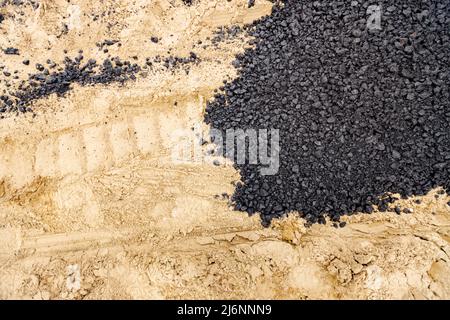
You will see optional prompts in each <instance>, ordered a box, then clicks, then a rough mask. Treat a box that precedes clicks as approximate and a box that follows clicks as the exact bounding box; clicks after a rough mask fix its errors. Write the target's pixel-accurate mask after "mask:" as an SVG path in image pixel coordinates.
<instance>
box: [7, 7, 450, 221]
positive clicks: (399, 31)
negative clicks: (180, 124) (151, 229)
mask: <svg viewBox="0 0 450 320" xmlns="http://www.w3.org/2000/svg"><path fill="white" fill-rule="evenodd" d="M183 2H184V3H185V4H186V5H189V6H192V5H194V4H195V1H186V0H184V1H183ZM254 5H255V1H249V2H248V7H249V8H251V7H253V6H254ZM377 5H378V7H377V6H375V7H374V6H373V3H372V1H361V0H360V1H298V0H295V1H294V0H286V1H282V2H276V3H275V4H274V8H273V12H272V14H271V15H269V16H266V17H264V18H262V19H260V20H258V21H256V22H254V23H253V24H251V25H248V26H246V27H245V28H244V29H245V32H246V33H248V34H249V35H250V36H252V37H253V40H252V42H251V44H252V47H251V48H248V49H247V50H246V51H245V53H243V54H241V55H239V56H238V57H237V59H236V61H235V62H234V66H235V67H236V68H237V69H238V72H239V76H238V77H237V78H236V79H235V80H233V81H231V82H225V85H224V86H223V87H222V88H221V90H220V92H218V93H217V94H216V95H215V96H214V98H213V99H212V100H211V101H209V103H208V105H207V109H206V113H205V119H204V120H205V122H206V123H207V124H209V125H210V126H211V127H212V128H214V129H218V130H220V131H222V132H224V134H225V133H226V131H227V130H228V129H243V130H247V129H255V128H256V129H277V130H279V133H280V154H279V161H280V167H279V171H278V172H277V173H276V174H274V175H266V176H263V175H261V174H260V170H259V169H260V168H259V166H257V165H254V164H248V163H244V164H237V163H236V164H235V167H236V169H238V171H239V173H240V174H241V177H242V181H241V182H239V183H237V185H236V190H235V193H234V195H233V197H232V199H231V200H232V205H233V206H234V208H235V209H237V210H240V211H244V212H247V213H248V214H250V215H252V214H255V213H259V214H260V215H261V219H262V223H263V225H265V226H268V225H269V224H270V222H271V220H272V219H273V218H279V217H283V216H285V215H286V214H288V213H291V212H298V213H299V214H300V216H301V217H303V218H305V219H306V221H307V225H310V224H313V223H322V224H324V223H326V217H328V218H330V219H331V220H332V221H333V222H335V223H337V222H339V221H340V216H342V215H351V214H354V213H361V212H363V213H371V212H373V211H374V210H379V211H393V212H396V213H401V212H406V211H407V210H402V209H401V208H399V207H398V206H395V204H394V202H395V200H396V199H397V197H396V196H394V195H397V194H399V195H400V196H401V197H404V198H406V197H409V196H413V195H423V194H426V193H427V192H429V191H430V190H431V189H433V188H437V187H442V188H443V189H444V190H446V191H449V190H450V125H449V123H450V104H449V102H450V99H449V98H450V97H449V95H450V93H449V85H450V79H449V76H450V73H449V70H448V66H449V63H450V47H449V45H448V44H449V36H450V30H449V28H448V26H449V23H450V16H449V15H450V3H449V2H448V1H447V0H428V1H410V0H399V1H387V0H380V1H378V2H377ZM377 10H378V12H379V13H380V16H379V21H377V17H375V18H374V19H373V21H370V19H371V17H370V16H371V14H373V13H374V12H375V13H376V12H377ZM4 19H5V17H3V16H2V15H0V23H1V22H2V21H3V20H4ZM369 23H373V24H374V25H369ZM377 23H379V24H378V25H377ZM242 31H243V30H241V28H238V27H237V28H230V29H227V30H225V31H224V29H221V30H219V32H218V38H219V39H218V40H217V41H220V39H222V38H226V37H227V35H229V34H231V36H235V35H237V34H240V33H241V32H242ZM149 41H151V42H153V43H155V44H157V43H158V42H159V41H160V39H159V38H158V37H156V36H152V35H150V36H149ZM117 42H118V41H116V40H105V41H104V42H102V43H98V44H97V46H98V48H99V50H103V51H104V53H107V52H108V47H109V46H112V45H116V44H117ZM3 51H4V53H5V54H7V55H20V54H22V52H19V50H18V49H15V48H12V47H8V48H3ZM134 58H135V59H136V60H137V58H138V57H134ZM24 59H25V58H24ZM197 60H198V57H197V55H196V54H195V53H194V52H191V53H190V55H189V56H188V57H184V58H179V57H172V56H170V57H154V58H147V59H146V62H145V64H143V65H139V64H138V63H135V62H130V61H126V60H121V59H120V58H119V57H115V58H111V57H110V58H107V59H105V60H104V61H103V62H101V63H98V62H97V61H95V60H93V59H90V60H88V61H84V57H83V52H82V51H80V52H79V55H78V56H77V57H75V58H73V59H72V58H69V57H66V58H65V60H64V61H63V63H62V64H61V65H60V64H57V63H55V62H53V61H47V63H46V65H44V64H40V63H37V64H36V69H37V71H38V72H37V73H34V74H30V75H29V78H28V81H22V82H21V83H20V85H19V86H18V87H17V86H13V85H10V84H9V83H8V87H10V89H9V91H8V92H6V93H4V94H3V95H1V96H0V113H1V114H0V116H1V117H2V118H4V117H5V114H6V113H8V112H16V113H20V112H27V111H28V112H31V111H33V110H32V107H31V104H32V102H33V101H34V100H36V99H40V98H42V97H47V96H49V95H51V94H58V95H64V94H66V92H68V91H69V90H70V89H71V86H72V84H74V83H77V84H79V85H82V86H85V85H94V84H110V83H124V82H126V81H128V80H134V79H136V77H137V76H139V72H141V71H142V68H151V67H152V66H153V65H155V64H160V65H162V66H164V67H166V68H176V67H177V66H178V65H180V64H189V63H195V62H196V61H197ZM30 63H33V62H30V61H29V60H27V59H25V60H23V64H25V65H29V64H30ZM2 71H3V72H2V76H3V78H2V81H8V80H4V79H5V78H6V79H8V78H11V77H13V76H14V75H13V74H11V72H10V71H6V70H2ZM224 156H225V154H224ZM232 158H233V159H232V160H235V159H234V156H232ZM406 213H409V212H406ZM335 225H337V224H335ZM339 225H340V226H344V225H345V223H341V224H339Z"/></svg>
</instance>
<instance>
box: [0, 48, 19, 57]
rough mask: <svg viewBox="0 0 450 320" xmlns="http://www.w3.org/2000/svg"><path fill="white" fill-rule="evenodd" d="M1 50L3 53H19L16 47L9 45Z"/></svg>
mask: <svg viewBox="0 0 450 320" xmlns="http://www.w3.org/2000/svg"><path fill="white" fill-rule="evenodd" d="M3 52H4V53H5V54H11V55H19V49H17V48H11V47H9V48H6V49H3Z"/></svg>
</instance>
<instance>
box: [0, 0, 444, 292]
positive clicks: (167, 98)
mask: <svg viewBox="0 0 450 320" xmlns="http://www.w3.org/2000/svg"><path fill="white" fill-rule="evenodd" d="M101 2H102V5H101V6H99V5H98V1H73V0H72V1H70V3H68V2H66V1H59V0H58V1H56V0H55V1H41V2H40V7H39V9H38V10H33V9H32V8H31V7H29V6H28V7H27V6H26V7H24V8H17V7H14V6H6V7H4V8H0V12H1V13H4V14H5V17H6V20H5V21H4V22H3V23H2V24H1V25H0V46H1V47H6V46H13V47H17V48H19V49H20V50H21V52H22V55H21V56H20V57H16V56H5V55H3V54H2V53H0V61H1V63H2V64H4V65H6V67H7V68H9V69H11V70H16V69H17V70H19V74H20V75H21V77H22V76H26V74H27V73H28V72H32V68H33V66H29V67H27V66H24V65H23V64H22V63H21V61H22V60H23V59H24V57H26V58H29V59H30V60H31V61H32V65H34V63H36V62H40V63H45V61H46V59H48V58H50V59H52V60H54V61H56V62H59V61H61V60H62V59H63V58H64V53H63V50H64V49H67V50H68V51H69V55H70V54H72V55H75V54H76V53H77V52H78V50H80V49H83V50H84V55H85V57H86V58H89V57H95V58H97V59H101V58H104V57H106V56H107V55H106V54H104V53H101V52H99V51H98V49H97V48H96V46H95V43H96V42H99V41H103V40H105V39H118V40H120V41H121V42H122V44H123V45H122V47H120V48H118V47H117V46H113V47H111V48H110V54H112V55H113V56H115V55H119V56H121V57H122V58H130V57H132V56H134V55H138V56H139V61H140V63H143V62H144V61H145V57H152V56H155V55H158V54H160V55H167V54H168V53H167V52H168V51H169V50H170V49H171V51H170V53H171V54H174V55H187V54H188V53H189V52H190V51H195V52H196V53H197V54H198V56H199V57H200V58H201V61H202V62H201V63H199V64H198V65H194V66H192V67H191V69H190V72H189V74H186V72H184V71H183V70H177V71H175V72H172V71H161V70H148V72H146V74H145V75H143V76H140V77H138V80H137V81H136V82H129V83H127V84H126V85H124V86H119V85H110V86H95V87H89V88H81V87H76V86H75V89H74V90H73V91H72V92H71V93H70V94H69V95H67V96H66V97H64V98H56V97H55V96H52V97H50V98H48V99H43V100H40V101H38V102H37V103H36V105H35V107H34V110H35V111H36V112H37V116H36V117H35V118H32V117H31V115H26V116H19V117H8V118H7V119H3V120H1V121H0V298H1V299H12V298H21V299H23V298H26V299H111V298H112V299H180V298H189V299H190V298H206V299H211V298H224V299H242V298H249V299H262V298H267V299H286V298H292V299H324V298H332V299H442V298H447V299H448V298H450V246H449V241H450V207H449V206H447V204H446V202H447V201H449V198H448V197H447V196H444V195H439V194H437V192H438V190H434V191H433V192H431V193H430V194H429V195H427V196H426V197H422V200H423V201H422V203H421V204H420V205H417V204H415V203H414V202H413V200H415V199H408V200H404V201H403V202H404V203H405V206H408V207H410V208H413V209H414V213H413V214H409V215H406V214H402V215H400V216H397V215H395V214H379V213H375V214H372V215H357V216H352V217H349V218H346V219H345V221H347V222H348V224H347V226H346V227H345V228H341V229H335V228H333V227H332V226H331V225H330V224H328V225H326V226H319V225H315V226H313V227H311V228H308V229H306V228H304V226H303V222H302V221H300V220H298V219H296V218H295V217H289V218H287V219H284V220H283V221H279V222H277V223H275V224H274V225H273V226H272V227H270V228H267V229H265V228H262V227H261V225H260V223H259V220H258V218H257V217H251V218H249V217H247V216H246V215H245V214H243V213H240V212H234V211H233V210H232V209H230V207H229V205H228V200H227V199H226V196H223V195H222V194H224V193H226V194H232V192H233V183H234V182H236V181H238V180H239V175H238V173H237V172H235V170H234V169H233V167H232V166H230V165H229V164H223V165H221V166H214V165H213V164H212V159H209V158H205V159H203V161H192V162H190V163H180V162H177V161H174V159H173V156H172V155H173V152H174V150H175V149H176V148H177V146H179V144H180V142H179V141H178V140H177V138H176V137H177V135H176V134H174V133H180V132H181V134H182V135H183V134H184V135H185V136H188V137H189V136H190V135H191V134H190V133H192V132H193V131H192V128H194V132H195V130H197V129H198V128H202V127H203V124H202V117H203V112H204V108H205V104H206V101H207V100H208V99H210V98H211V97H212V95H213V94H214V89H216V88H218V87H220V85H221V84H222V81H223V80H225V79H231V78H232V77H235V76H236V71H235V70H234V68H233V67H232V65H231V62H232V61H233V57H234V56H235V55H236V54H237V53H239V52H242V50H243V48H245V47H246V46H247V42H246V41H243V40H242V39H236V40H233V41H229V42H223V43H221V44H220V45H219V46H218V47H214V46H210V45H208V47H207V48H206V49H204V48H202V45H198V41H199V40H201V41H203V42H204V43H208V41H207V38H208V37H212V35H213V32H214V30H216V28H217V27H219V26H230V25H233V24H241V25H242V24H243V23H248V22H251V21H253V20H254V19H257V18H258V17H260V16H262V15H265V14H267V13H269V12H270V9H271V5H270V4H269V3H268V2H265V1H262V0H261V1H258V0H257V1H256V6H255V7H253V8H251V9H248V8H247V6H246V3H247V1H240V0H232V1H221V0H208V1H207V0H201V1H199V3H198V4H196V5H194V6H192V7H185V6H183V5H182V4H181V1H167V0H140V1H133V2H131V1H124V0H121V1H112V0H104V1H101ZM112 9H114V10H112ZM21 11H22V12H24V13H25V14H24V15H20V14H19V12H21ZM113 11H114V12H113ZM93 14H98V15H99V18H98V19H97V20H96V21H94V20H93V18H92V15H93ZM64 25H66V26H67V28H66V27H65V26H64ZM151 36H158V37H160V38H161V40H160V42H159V43H158V44H155V43H152V42H151V41H149V39H150V37H151ZM3 86H4V83H0V90H2V89H3ZM204 129H205V128H204ZM193 136H194V137H195V134H194V135H193ZM197 142H198V141H197ZM208 147H210V146H204V147H203V149H205V148H208ZM203 151H205V150H203Z"/></svg>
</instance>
